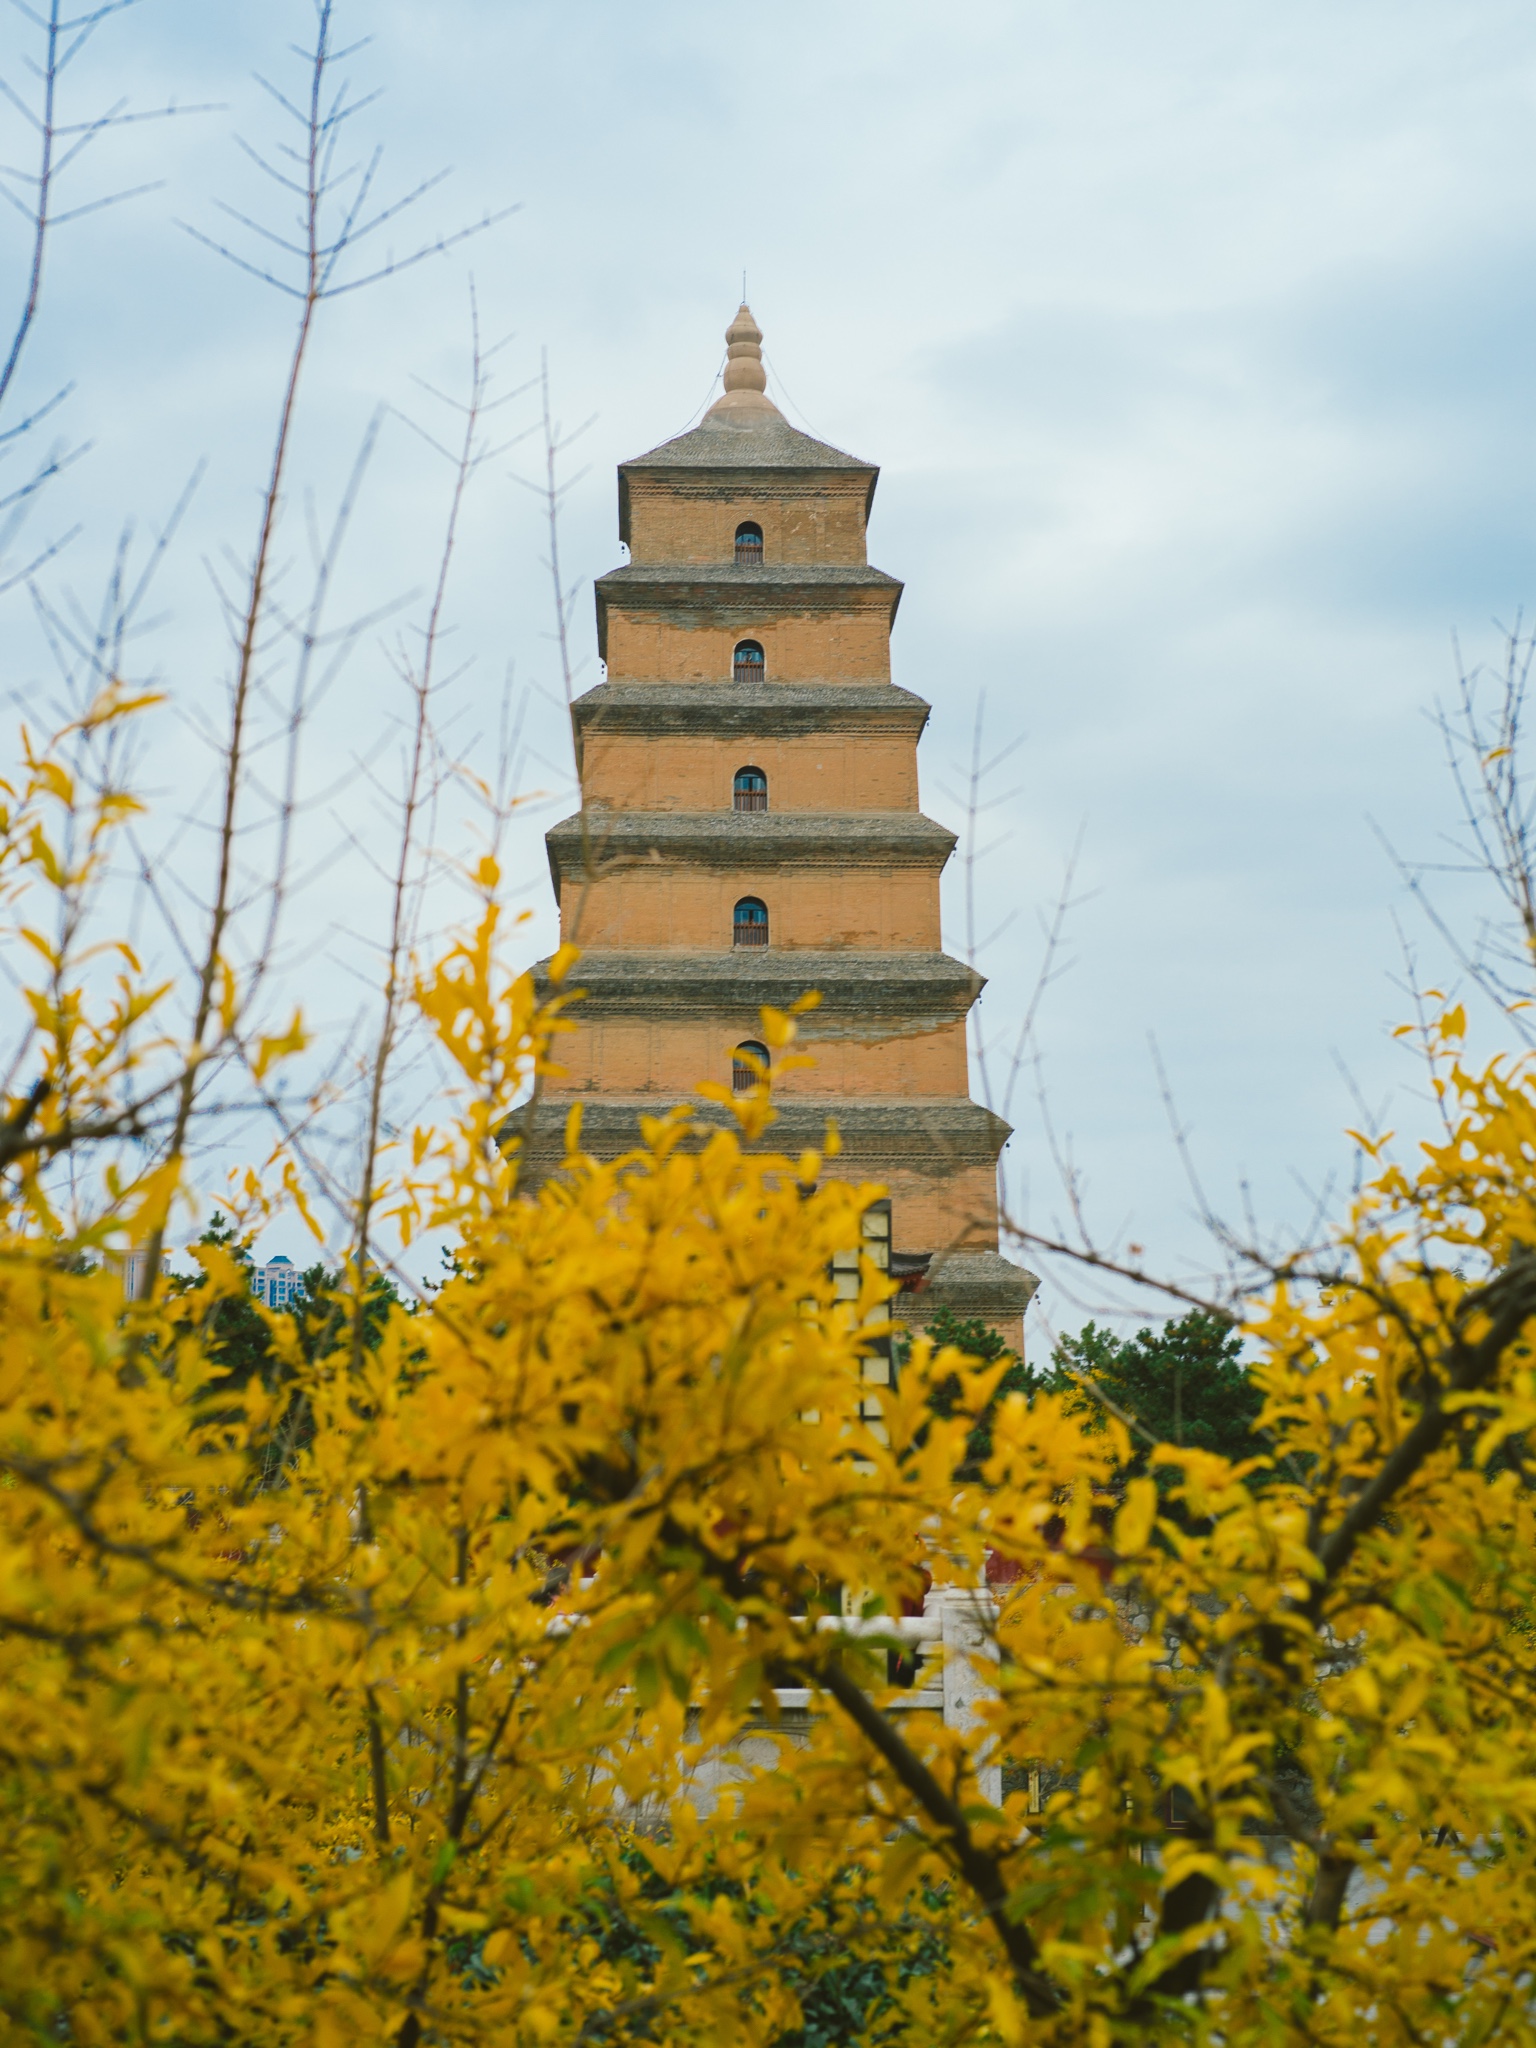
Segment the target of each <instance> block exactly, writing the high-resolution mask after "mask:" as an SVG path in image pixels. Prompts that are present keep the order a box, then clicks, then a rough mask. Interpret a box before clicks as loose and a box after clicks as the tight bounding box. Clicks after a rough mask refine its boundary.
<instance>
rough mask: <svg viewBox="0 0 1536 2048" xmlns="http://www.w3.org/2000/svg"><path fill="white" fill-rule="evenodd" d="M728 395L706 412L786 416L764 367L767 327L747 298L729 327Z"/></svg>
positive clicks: (726, 358)
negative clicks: (761, 324)
mask: <svg viewBox="0 0 1536 2048" xmlns="http://www.w3.org/2000/svg"><path fill="white" fill-rule="evenodd" d="M722 382H723V383H724V385H725V392H724V395H723V396H722V397H720V398H717V399H716V400H715V402H714V404H713V405H712V406H711V407H710V408H709V412H708V413H706V414H705V418H706V419H708V418H710V417H712V416H713V415H714V414H716V413H727V414H731V415H734V416H735V417H738V418H740V417H741V416H742V415H744V414H747V415H750V414H752V413H761V414H763V415H764V416H765V417H767V416H771V417H772V418H774V419H782V418H783V414H782V413H781V412H780V411H779V408H778V407H777V406H776V405H775V404H774V402H773V400H772V399H771V398H769V397H768V396H767V390H768V376H767V372H766V371H765V370H764V368H763V330H762V329H761V328H760V327H759V326H758V324H757V322H756V321H755V320H754V319H753V318H752V308H751V307H750V306H749V305H748V304H747V302H746V300H745V299H743V300H742V302H741V307H740V310H739V311H738V312H737V315H736V318H735V319H734V320H733V321H732V322H731V324H730V326H729V327H727V329H726V330H725V376H724V378H723V379H722Z"/></svg>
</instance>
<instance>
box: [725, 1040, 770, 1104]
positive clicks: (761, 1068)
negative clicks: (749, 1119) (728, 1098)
mask: <svg viewBox="0 0 1536 2048" xmlns="http://www.w3.org/2000/svg"><path fill="white" fill-rule="evenodd" d="M767 1078H768V1048H767V1046H766V1045H763V1044H761V1043H760V1042H759V1041H758V1040H757V1039H755V1038H744V1039H743V1040H742V1041H741V1043H740V1045H738V1046H737V1048H736V1050H735V1051H734V1052H733V1053H732V1054H731V1088H732V1091H733V1092H734V1093H735V1094H737V1095H746V1094H748V1093H749V1092H750V1091H751V1090H752V1089H754V1088H755V1087H756V1086H757V1084H758V1082H759V1081H766V1080H767Z"/></svg>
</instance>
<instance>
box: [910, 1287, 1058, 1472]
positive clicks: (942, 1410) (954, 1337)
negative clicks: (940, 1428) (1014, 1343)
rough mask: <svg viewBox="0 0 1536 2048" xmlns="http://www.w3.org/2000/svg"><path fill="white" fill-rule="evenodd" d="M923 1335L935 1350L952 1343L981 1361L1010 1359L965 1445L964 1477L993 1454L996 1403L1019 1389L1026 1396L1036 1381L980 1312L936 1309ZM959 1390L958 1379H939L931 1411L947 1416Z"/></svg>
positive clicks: (990, 1363) (991, 1362)
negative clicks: (993, 1426)
mask: <svg viewBox="0 0 1536 2048" xmlns="http://www.w3.org/2000/svg"><path fill="white" fill-rule="evenodd" d="M924 1335H925V1336H926V1337H928V1339H929V1340H930V1341H931V1343H932V1344H933V1346H934V1348H935V1350H939V1349H942V1348H943V1347H944V1346H945V1345H953V1346H954V1348H955V1350H956V1351H963V1352H965V1353H966V1354H967V1356H968V1357H971V1358H979V1359H980V1360H981V1361H982V1363H983V1364H984V1365H996V1364H997V1362H998V1360H999V1359H1003V1358H1008V1359H1011V1360H1012V1363H1011V1364H1010V1366H1009V1367H1008V1370H1007V1371H1006V1372H1005V1373H1004V1374H1003V1377H1002V1379H1001V1381H1000V1382H999V1383H998V1389H997V1392H996V1394H995V1395H994V1396H993V1397H992V1400H991V1401H990V1402H989V1403H988V1405H987V1408H986V1410H985V1411H984V1413H983V1414H982V1415H981V1416H980V1418H979V1419H978V1421H977V1424H976V1427H975V1428H974V1429H973V1430H972V1431H971V1434H970V1438H969V1441H968V1442H967V1444H966V1448H965V1463H964V1465H963V1466H962V1467H961V1474H962V1476H963V1477H966V1478H970V1477H972V1476H973V1475H974V1474H975V1473H976V1472H977V1471H979V1470H980V1468H981V1467H982V1466H983V1465H984V1464H985V1463H986V1461H987V1459H988V1458H990V1457H991V1455H992V1425H993V1421H994V1419H995V1417H996V1414H997V1408H998V1403H999V1402H1000V1401H1002V1400H1003V1399H1004V1398H1005V1397H1006V1396H1007V1395H1009V1394H1014V1393H1019V1394H1023V1395H1025V1397H1026V1398H1028V1397H1029V1396H1030V1395H1032V1394H1033V1392H1034V1389H1035V1387H1036V1386H1037V1385H1038V1384H1039V1381H1038V1380H1037V1378H1036V1376H1035V1375H1034V1374H1033V1373H1032V1372H1031V1371H1030V1369H1029V1367H1028V1366H1027V1365H1026V1364H1025V1363H1024V1361H1023V1359H1022V1358H1020V1357H1018V1356H1017V1355H1016V1354H1015V1353H1014V1352H1013V1351H1012V1350H1011V1349H1010V1347H1009V1345H1008V1342H1007V1340H1006V1339H1005V1338H1004V1337H1002V1336H1000V1335H999V1333H998V1332H997V1331H996V1330H994V1329H993V1328H992V1325H991V1324H990V1323H984V1322H983V1321H982V1320H981V1318H980V1317H979V1316H958V1315H956V1314H955V1311H954V1310H953V1309H952V1308H940V1309H935V1311H934V1314H933V1318H932V1320H931V1321H930V1322H929V1323H928V1325H927V1327H926V1329H925V1331H924ZM959 1391H960V1382H959V1381H958V1379H947V1380H942V1381H940V1382H939V1384H938V1385H937V1386H936V1387H935V1388H934V1390H933V1395H932V1402H933V1408H934V1412H935V1413H936V1414H938V1415H943V1416H948V1415H950V1414H952V1413H953V1410H954V1404H955V1401H956V1399H957V1398H958V1395H959Z"/></svg>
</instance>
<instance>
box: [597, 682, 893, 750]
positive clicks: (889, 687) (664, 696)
mask: <svg viewBox="0 0 1536 2048" xmlns="http://www.w3.org/2000/svg"><path fill="white" fill-rule="evenodd" d="M930 710H931V706H930V705H929V703H928V701H927V699H926V698H925V697H919V696H918V695H917V693H916V692H915V691H914V690H904V689H902V688H901V687H900V685H899V684H897V683H886V682H874V683H737V682H729V683H725V682H713V683H626V682H601V683H595V684H594V685H593V687H592V688H591V689H590V690H586V691H584V692H583V693H582V695H581V696H579V697H578V698H577V699H576V701H575V703H574V704H573V705H572V706H571V716H572V718H573V719H574V720H575V723H576V729H577V731H578V733H581V734H583V735H585V733H586V732H588V731H589V730H592V731H597V730H601V731H603V732H635V733H645V734H652V733H671V732H697V731H698V730H699V728H700V721H701V720H702V721H704V722H705V723H706V725H707V729H708V730H709V731H710V732H712V733H717V734H720V733H737V732H739V733H743V734H746V733H755V734H757V733H760V734H762V735H763V736H764V737H765V738H777V737H779V736H780V735H782V734H793V733H806V732H815V733H826V732H858V733H867V732H870V731H871V730H873V731H884V732H899V733H902V734H908V733H910V734H911V736H912V737H913V738H914V739H915V738H916V737H917V736H918V735H919V734H920V733H921V732H922V730H923V727H924V726H925V725H926V724H927V722H928V718H929V714H930Z"/></svg>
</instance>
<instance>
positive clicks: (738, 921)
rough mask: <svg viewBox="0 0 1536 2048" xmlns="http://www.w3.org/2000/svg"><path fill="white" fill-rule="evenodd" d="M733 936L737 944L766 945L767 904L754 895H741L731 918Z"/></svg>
mask: <svg viewBox="0 0 1536 2048" xmlns="http://www.w3.org/2000/svg"><path fill="white" fill-rule="evenodd" d="M733 925H734V937H735V940H736V944H737V945H738V946H766V945H767V943H768V906H767V904H766V903H764V902H762V901H761V900H760V899H759V898H758V897H756V896H743V897H742V899H741V901H740V902H739V903H738V904H737V906H736V912H735V917H734V919H733Z"/></svg>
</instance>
